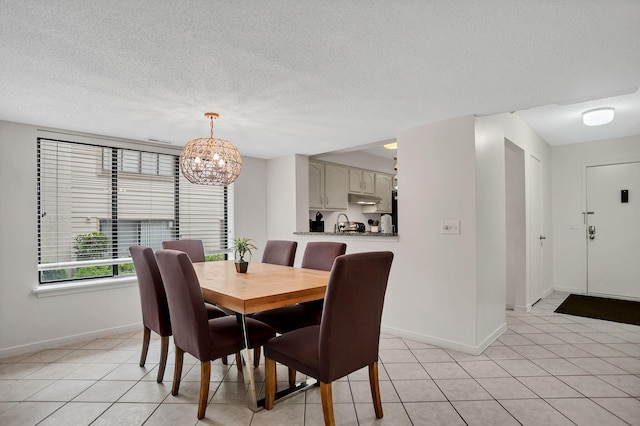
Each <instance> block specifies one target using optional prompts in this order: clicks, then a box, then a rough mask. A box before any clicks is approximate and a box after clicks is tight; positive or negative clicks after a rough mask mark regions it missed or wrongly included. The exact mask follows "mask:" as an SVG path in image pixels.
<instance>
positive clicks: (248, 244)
mask: <svg viewBox="0 0 640 426" xmlns="http://www.w3.org/2000/svg"><path fill="white" fill-rule="evenodd" d="M253 243H254V241H253V240H252V239H251V238H236V239H234V240H233V247H234V254H235V255H236V271H237V272H242V273H245V272H247V268H248V267H249V262H247V261H246V260H244V255H245V254H247V253H249V257H251V254H252V253H251V250H255V249H257V247H256V246H255V245H254V244H253Z"/></svg>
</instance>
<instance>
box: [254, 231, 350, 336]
mask: <svg viewBox="0 0 640 426" xmlns="http://www.w3.org/2000/svg"><path fill="white" fill-rule="evenodd" d="M346 251H347V245H346V244H345V243H336V242H331V241H320V242H310V243H307V247H306V248H305V250H304V255H303V257H302V264H301V265H300V266H301V267H302V268H309V269H319V270H322V271H330V270H331V266H333V261H334V259H335V258H336V257H338V256H341V255H343V254H344V253H345V252H346ZM321 315H322V301H321V300H317V301H313V302H305V303H300V304H297V305H291V306H284V307H282V308H277V309H271V310H269V311H262V312H257V313H256V314H254V315H253V318H255V319H257V320H259V321H262V322H264V323H266V324H269V325H270V326H271V327H273V328H275V329H276V331H277V332H278V333H286V332H288V331H291V330H296V329H298V328H302V327H307V326H310V325H317V324H320V316H321Z"/></svg>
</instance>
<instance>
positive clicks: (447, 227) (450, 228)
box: [440, 220, 460, 234]
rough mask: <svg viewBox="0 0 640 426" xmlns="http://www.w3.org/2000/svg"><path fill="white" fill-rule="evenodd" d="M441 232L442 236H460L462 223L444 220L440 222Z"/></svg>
mask: <svg viewBox="0 0 640 426" xmlns="http://www.w3.org/2000/svg"><path fill="white" fill-rule="evenodd" d="M440 232H442V234H459V233H460V221H459V220H443V221H441V222H440Z"/></svg>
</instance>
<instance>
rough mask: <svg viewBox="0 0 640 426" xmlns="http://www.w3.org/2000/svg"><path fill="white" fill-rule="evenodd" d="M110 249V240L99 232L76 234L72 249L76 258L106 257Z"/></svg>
mask: <svg viewBox="0 0 640 426" xmlns="http://www.w3.org/2000/svg"><path fill="white" fill-rule="evenodd" d="M110 249H111V240H110V239H109V237H107V236H106V235H104V234H102V233H100V232H91V233H90V234H78V236H76V239H75V243H74V244H73V250H74V251H75V254H76V259H78V260H90V259H106V258H107V257H108V256H109V250H110Z"/></svg>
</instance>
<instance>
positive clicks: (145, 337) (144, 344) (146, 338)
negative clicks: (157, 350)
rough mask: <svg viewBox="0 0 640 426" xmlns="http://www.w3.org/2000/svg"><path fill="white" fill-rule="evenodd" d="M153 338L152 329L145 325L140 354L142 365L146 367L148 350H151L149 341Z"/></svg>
mask: <svg viewBox="0 0 640 426" xmlns="http://www.w3.org/2000/svg"><path fill="white" fill-rule="evenodd" d="M150 340H151V329H150V328H149V327H146V326H145V327H144V335H143V336H142V353H141V354H140V367H144V363H145V362H147V352H149V341H150Z"/></svg>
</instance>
